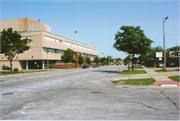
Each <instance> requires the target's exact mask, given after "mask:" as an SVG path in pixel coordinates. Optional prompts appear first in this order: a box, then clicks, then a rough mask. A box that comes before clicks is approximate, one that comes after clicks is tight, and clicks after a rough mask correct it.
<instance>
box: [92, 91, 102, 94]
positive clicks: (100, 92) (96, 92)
mask: <svg viewBox="0 0 180 121" xmlns="http://www.w3.org/2000/svg"><path fill="white" fill-rule="evenodd" d="M91 93H95V94H97V93H102V92H100V91H92V92H91Z"/></svg>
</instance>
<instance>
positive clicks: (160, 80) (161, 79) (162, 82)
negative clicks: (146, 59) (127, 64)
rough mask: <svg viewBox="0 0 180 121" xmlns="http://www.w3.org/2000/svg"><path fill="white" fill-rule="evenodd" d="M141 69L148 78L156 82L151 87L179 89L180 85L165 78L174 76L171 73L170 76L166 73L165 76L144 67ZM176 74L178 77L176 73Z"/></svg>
mask: <svg viewBox="0 0 180 121" xmlns="http://www.w3.org/2000/svg"><path fill="white" fill-rule="evenodd" d="M143 68H144V70H145V71H146V72H147V73H148V74H149V76H150V77H152V78H154V79H155V80H156V81H155V83H154V84H153V86H161V87H165V86H169V87H180V83H179V82H177V81H173V80H171V79H169V78H168V77H167V76H170V75H174V73H173V72H171V73H172V74H170V73H168V72H166V73H168V74H167V75H166V74H164V73H163V74H161V73H158V72H155V71H154V69H149V68H146V67H143ZM176 74H177V75H179V74H178V72H177V73H176Z"/></svg>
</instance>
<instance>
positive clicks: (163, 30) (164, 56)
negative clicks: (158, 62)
mask: <svg viewBox="0 0 180 121" xmlns="http://www.w3.org/2000/svg"><path fill="white" fill-rule="evenodd" d="M166 19H168V16H167V17H166V18H165V19H164V17H163V46H164V71H166V49H165V21H166Z"/></svg>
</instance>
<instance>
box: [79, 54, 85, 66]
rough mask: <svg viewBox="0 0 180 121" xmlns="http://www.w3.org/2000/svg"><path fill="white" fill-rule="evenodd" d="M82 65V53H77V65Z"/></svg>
mask: <svg viewBox="0 0 180 121" xmlns="http://www.w3.org/2000/svg"><path fill="white" fill-rule="evenodd" d="M83 63H84V56H82V53H79V56H78V64H83Z"/></svg>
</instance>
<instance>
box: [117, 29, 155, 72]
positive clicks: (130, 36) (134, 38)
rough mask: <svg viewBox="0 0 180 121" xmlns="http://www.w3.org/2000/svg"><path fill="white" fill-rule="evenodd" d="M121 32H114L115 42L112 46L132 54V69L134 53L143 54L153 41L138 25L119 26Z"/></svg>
mask: <svg viewBox="0 0 180 121" xmlns="http://www.w3.org/2000/svg"><path fill="white" fill-rule="evenodd" d="M120 30H121V32H120V31H118V32H117V33H116V34H115V41H116V42H115V43H114V45H113V47H114V48H115V49H117V50H118V51H123V52H126V53H127V54H132V70H133V69H134V68H133V62H134V61H133V60H134V55H135V54H143V53H145V52H147V51H149V50H150V45H151V43H152V42H153V41H152V40H150V39H149V38H147V37H146V36H145V34H144V32H143V30H141V29H140V26H137V27H134V26H121V28H120Z"/></svg>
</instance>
